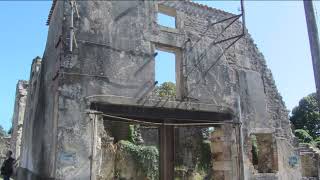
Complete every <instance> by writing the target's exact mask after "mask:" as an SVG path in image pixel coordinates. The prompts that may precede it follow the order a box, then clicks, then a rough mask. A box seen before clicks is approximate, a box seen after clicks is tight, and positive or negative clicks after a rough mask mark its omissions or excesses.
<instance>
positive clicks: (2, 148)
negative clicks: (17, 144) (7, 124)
mask: <svg viewBox="0 0 320 180" xmlns="http://www.w3.org/2000/svg"><path fill="white" fill-rule="evenodd" d="M10 138H11V137H6V136H3V135H1V134H0V164H2V163H3V161H4V160H5V159H6V154H7V152H8V150H10Z"/></svg>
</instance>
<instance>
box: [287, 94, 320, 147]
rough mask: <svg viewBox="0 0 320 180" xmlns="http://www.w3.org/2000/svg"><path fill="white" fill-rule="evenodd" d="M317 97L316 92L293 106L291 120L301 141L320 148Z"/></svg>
mask: <svg viewBox="0 0 320 180" xmlns="http://www.w3.org/2000/svg"><path fill="white" fill-rule="evenodd" d="M316 98H317V97H316V93H312V94H310V95H308V96H306V97H303V98H302V99H301V100H300V101H299V105H298V106H297V107H295V108H293V110H292V115H291V117H290V121H291V122H292V124H293V125H294V128H295V129H296V130H294V134H295V136H296V137H297V138H299V142H300V143H308V144H311V145H313V146H315V147H318V148H320V136H319V134H320V112H319V106H318V103H317V99H316Z"/></svg>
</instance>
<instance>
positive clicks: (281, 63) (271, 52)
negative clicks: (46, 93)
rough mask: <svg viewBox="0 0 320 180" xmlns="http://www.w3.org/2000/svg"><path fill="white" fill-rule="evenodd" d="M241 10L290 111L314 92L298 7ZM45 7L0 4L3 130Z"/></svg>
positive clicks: (36, 47) (232, 5)
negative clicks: (300, 100)
mask: <svg viewBox="0 0 320 180" xmlns="http://www.w3.org/2000/svg"><path fill="white" fill-rule="evenodd" d="M197 2H199V3H203V4H207V5H209V6H212V7H216V8H222V9H224V10H226V11H229V12H233V13H237V12H238V7H239V2H238V1H233V2H227V1H221V2H217V1H197ZM318 4H319V3H318V2H317V5H318ZM245 5H246V21H247V28H248V29H249V33H250V34H251V35H252V37H253V39H254V40H255V43H256V44H257V46H258V47H259V49H260V50H261V52H262V53H263V54H264V56H265V58H266V61H267V64H268V66H269V68H270V69H271V70H272V72H273V75H274V78H275V81H276V84H277V86H278V90H279V91H280V93H281V94H282V96H283V98H284V100H285V102H286V105H287V107H288V109H292V108H293V107H294V106H295V105H297V104H298V101H299V99H300V98H301V97H303V96H306V95H307V94H309V93H311V92H314V91H315V85H314V79H313V71H312V64H311V57H310V50H309V44H308V35H307V29H306V23H305V17H304V9H303V3H302V2H300V1H246V3H245ZM50 6H51V2H50V1H11V2H10V1H0V22H1V26H0V39H1V44H0V52H1V53H0V59H1V66H0V84H1V85H2V88H1V89H0V100H1V108H0V125H2V126H3V127H4V128H5V129H8V128H9V127H10V126H11V117H12V112H13V105H14V97H15V96H14V95H15V86H16V83H17V81H18V80H19V79H28V78H29V71H30V64H31V61H32V59H33V58H34V57H36V56H42V55H43V51H44V47H45V42H46V36H47V26H45V23H46V20H47V15H48V12H49V9H50ZM317 7H320V6H317ZM160 56H163V58H164V59H166V58H167V57H166V56H167V55H166V54H162V55H160ZM168 63H170V62H168ZM166 66H167V65H166ZM168 74H169V73H168ZM165 75H166V73H164V74H163V75H161V74H160V77H165Z"/></svg>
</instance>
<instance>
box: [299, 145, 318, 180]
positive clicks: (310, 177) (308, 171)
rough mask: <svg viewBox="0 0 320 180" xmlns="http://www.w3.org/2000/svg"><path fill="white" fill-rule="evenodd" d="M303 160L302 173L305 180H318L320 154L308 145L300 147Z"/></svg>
mask: <svg viewBox="0 0 320 180" xmlns="http://www.w3.org/2000/svg"><path fill="white" fill-rule="evenodd" d="M299 153H300V158H301V169H302V170H301V173H302V178H303V180H316V179H319V178H320V173H319V172H320V171H319V170H320V159H319V157H320V152H319V150H318V149H315V148H312V147H311V146H310V145H308V144H300V145H299Z"/></svg>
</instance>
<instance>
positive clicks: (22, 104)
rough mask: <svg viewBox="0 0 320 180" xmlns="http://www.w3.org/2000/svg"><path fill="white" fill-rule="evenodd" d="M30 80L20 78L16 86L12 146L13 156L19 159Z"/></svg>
mask: <svg viewBox="0 0 320 180" xmlns="http://www.w3.org/2000/svg"><path fill="white" fill-rule="evenodd" d="M28 86H29V83H28V81H23V80H19V81H18V83H17V88H16V99H15V104H14V111H13V118H12V134H11V142H10V148H11V150H12V157H14V158H15V159H19V157H20V149H21V138H22V131H23V129H22V127H23V121H24V113H25V109H26V103H27V91H28Z"/></svg>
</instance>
